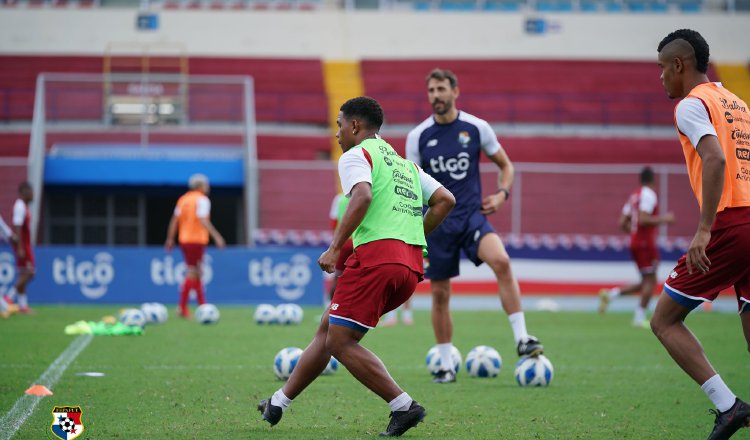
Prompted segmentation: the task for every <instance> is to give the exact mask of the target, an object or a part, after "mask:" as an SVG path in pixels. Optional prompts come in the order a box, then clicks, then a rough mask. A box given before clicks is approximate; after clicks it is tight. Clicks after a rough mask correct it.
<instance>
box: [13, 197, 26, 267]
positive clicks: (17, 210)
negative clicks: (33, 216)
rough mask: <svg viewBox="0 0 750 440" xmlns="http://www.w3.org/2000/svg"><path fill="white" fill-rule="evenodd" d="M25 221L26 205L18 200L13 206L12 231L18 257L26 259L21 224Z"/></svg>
mask: <svg viewBox="0 0 750 440" xmlns="http://www.w3.org/2000/svg"><path fill="white" fill-rule="evenodd" d="M25 221H26V204H25V203H23V202H22V201H21V200H20V199H19V200H16V204H15V205H13V231H14V232H15V235H16V245H17V246H16V252H17V254H18V256H19V257H21V258H25V257H26V249H24V246H23V243H24V237H23V223H24V222H25Z"/></svg>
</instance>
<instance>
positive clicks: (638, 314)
mask: <svg viewBox="0 0 750 440" xmlns="http://www.w3.org/2000/svg"><path fill="white" fill-rule="evenodd" d="M645 319H646V309H644V308H643V307H641V306H636V308H635V314H633V322H635V323H639V324H640V323H641V322H643V321H644V320H645Z"/></svg>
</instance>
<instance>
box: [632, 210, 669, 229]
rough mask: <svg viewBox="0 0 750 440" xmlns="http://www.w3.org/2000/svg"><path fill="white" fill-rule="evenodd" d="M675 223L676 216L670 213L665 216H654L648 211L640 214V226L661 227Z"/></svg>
mask: <svg viewBox="0 0 750 440" xmlns="http://www.w3.org/2000/svg"><path fill="white" fill-rule="evenodd" d="M668 223H674V214H673V213H671V212H668V213H666V214H664V215H653V214H651V213H649V212H646V211H639V212H638V224H639V225H643V226H659V225H661V224H668Z"/></svg>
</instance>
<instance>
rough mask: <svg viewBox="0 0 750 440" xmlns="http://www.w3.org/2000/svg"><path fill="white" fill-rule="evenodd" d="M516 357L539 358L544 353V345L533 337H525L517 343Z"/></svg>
mask: <svg viewBox="0 0 750 440" xmlns="http://www.w3.org/2000/svg"><path fill="white" fill-rule="evenodd" d="M517 351H518V356H539V355H540V354H542V353H544V345H542V344H541V343H539V339H537V338H535V337H534V336H527V337H526V338H525V339H521V340H520V341H518V347H517Z"/></svg>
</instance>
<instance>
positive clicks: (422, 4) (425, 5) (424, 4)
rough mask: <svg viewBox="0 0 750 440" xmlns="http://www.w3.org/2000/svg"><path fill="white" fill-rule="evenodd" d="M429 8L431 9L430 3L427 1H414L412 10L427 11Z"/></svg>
mask: <svg viewBox="0 0 750 440" xmlns="http://www.w3.org/2000/svg"><path fill="white" fill-rule="evenodd" d="M430 9H432V3H431V2H429V1H416V2H414V10H416V11H429V10H430Z"/></svg>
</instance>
